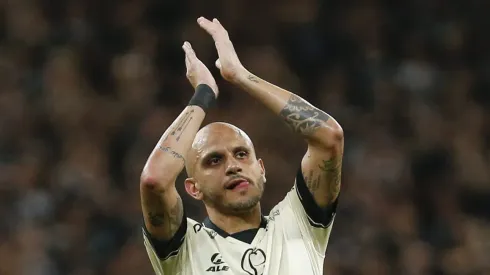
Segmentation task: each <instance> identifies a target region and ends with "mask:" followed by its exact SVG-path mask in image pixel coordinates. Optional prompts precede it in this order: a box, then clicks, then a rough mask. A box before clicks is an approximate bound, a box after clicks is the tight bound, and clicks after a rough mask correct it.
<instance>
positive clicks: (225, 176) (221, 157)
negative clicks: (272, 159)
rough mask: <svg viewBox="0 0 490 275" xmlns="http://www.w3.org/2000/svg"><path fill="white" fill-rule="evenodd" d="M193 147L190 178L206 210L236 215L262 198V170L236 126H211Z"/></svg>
mask: <svg viewBox="0 0 490 275" xmlns="http://www.w3.org/2000/svg"><path fill="white" fill-rule="evenodd" d="M203 130H204V131H203V132H202V133H199V135H198V136H197V137H196V140H195V141H194V144H193V150H194V151H195V163H194V169H193V179H194V183H195V188H196V189H197V190H199V191H200V193H201V197H200V199H202V200H203V201H204V203H205V204H206V205H207V206H208V207H213V208H215V209H216V210H218V211H220V212H222V213H227V214H234V213H235V214H236V213H242V212H247V211H249V210H251V209H252V208H253V207H254V206H256V205H257V203H258V202H259V201H260V198H261V197H262V193H263V191H264V182H265V176H264V175H265V174H264V173H265V171H264V167H263V163H262V161H261V160H257V158H256V156H255V151H254V148H253V145H252V142H251V141H250V139H249V138H248V136H247V135H246V134H245V133H244V132H243V131H241V130H239V129H238V128H236V127H233V126H231V125H228V124H213V125H211V126H210V127H209V126H208V128H206V129H203Z"/></svg>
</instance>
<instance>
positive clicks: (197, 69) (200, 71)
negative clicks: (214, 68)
mask: <svg viewBox="0 0 490 275" xmlns="http://www.w3.org/2000/svg"><path fill="white" fill-rule="evenodd" d="M182 49H183V50H184V52H185V67H186V68H187V73H186V76H187V79H188V80H189V82H190V83H191V85H192V87H193V88H194V89H195V88H196V87H197V86H198V85H199V84H206V85H208V86H209V87H211V89H213V92H214V94H215V95H216V97H218V94H219V90H218V85H216V81H215V80H214V77H213V75H212V74H211V72H210V71H209V69H208V67H206V65H204V63H202V61H201V60H199V58H197V56H196V53H195V52H194V50H193V49H192V46H191V43H189V42H187V41H186V42H184V45H182Z"/></svg>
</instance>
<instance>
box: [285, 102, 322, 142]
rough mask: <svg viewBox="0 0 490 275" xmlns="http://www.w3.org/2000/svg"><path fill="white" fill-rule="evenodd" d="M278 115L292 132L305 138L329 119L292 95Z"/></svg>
mask: <svg viewBox="0 0 490 275" xmlns="http://www.w3.org/2000/svg"><path fill="white" fill-rule="evenodd" d="M279 115H280V116H281V117H282V118H284V120H285V121H286V123H287V124H288V125H289V126H290V127H291V128H292V129H293V131H294V132H296V133H299V134H302V135H306V136H307V135H311V134H313V133H314V132H315V130H316V129H318V128H319V127H321V126H322V125H323V124H324V123H325V122H327V121H328V119H330V116H329V115H328V114H326V113H325V112H323V111H321V110H319V109H317V108H315V107H313V106H312V105H311V104H310V103H308V102H307V101H305V100H303V99H302V98H300V97H299V96H297V95H294V94H293V95H291V97H290V98H289V100H288V102H287V103H286V106H284V108H283V109H282V110H281V112H280V113H279Z"/></svg>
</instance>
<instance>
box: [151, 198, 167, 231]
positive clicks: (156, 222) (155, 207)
mask: <svg viewBox="0 0 490 275" xmlns="http://www.w3.org/2000/svg"><path fill="white" fill-rule="evenodd" d="M150 201H151V202H152V203H151V205H150V206H149V207H148V208H150V209H151V210H150V211H148V220H149V221H150V224H151V225H152V226H154V227H159V226H162V225H163V221H164V219H165V213H164V212H163V210H164V206H163V202H162V200H161V199H160V198H159V197H156V195H155V197H154V198H152V199H151V200H150Z"/></svg>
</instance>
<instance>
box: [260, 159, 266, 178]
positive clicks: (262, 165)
mask: <svg viewBox="0 0 490 275" xmlns="http://www.w3.org/2000/svg"><path fill="white" fill-rule="evenodd" d="M258 162H259V166H260V170H261V171H260V173H261V174H262V179H263V180H264V183H265V182H266V178H265V166H264V162H263V161H262V159H258Z"/></svg>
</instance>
